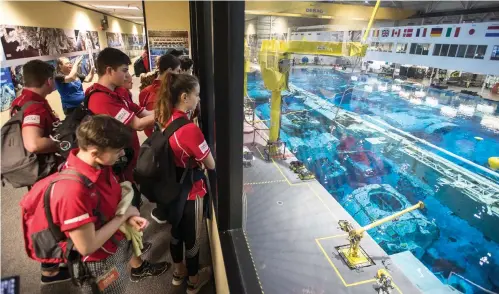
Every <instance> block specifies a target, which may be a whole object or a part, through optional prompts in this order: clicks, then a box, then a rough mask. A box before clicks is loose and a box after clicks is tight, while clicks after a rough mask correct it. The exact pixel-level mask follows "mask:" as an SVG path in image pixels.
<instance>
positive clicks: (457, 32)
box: [454, 28, 461, 38]
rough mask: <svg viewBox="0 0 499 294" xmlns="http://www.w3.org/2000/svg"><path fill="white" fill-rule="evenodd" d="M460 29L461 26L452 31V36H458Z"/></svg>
mask: <svg viewBox="0 0 499 294" xmlns="http://www.w3.org/2000/svg"><path fill="white" fill-rule="evenodd" d="M460 31H461V28H456V30H455V31H454V38H457V37H459V32H460Z"/></svg>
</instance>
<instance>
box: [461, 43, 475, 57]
mask: <svg viewBox="0 0 499 294" xmlns="http://www.w3.org/2000/svg"><path fill="white" fill-rule="evenodd" d="M476 47H477V46H476V45H468V49H466V55H465V56H464V57H466V58H474V57H475V51H476Z"/></svg>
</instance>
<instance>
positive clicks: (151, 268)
mask: <svg viewBox="0 0 499 294" xmlns="http://www.w3.org/2000/svg"><path fill="white" fill-rule="evenodd" d="M76 136H77V140H78V146H79V148H76V149H73V150H71V152H70V154H69V157H68V159H67V161H66V163H65V164H64V166H63V170H65V169H71V170H73V171H75V172H78V173H79V174H81V175H82V176H84V177H85V178H86V179H88V181H89V182H91V185H88V186H87V185H84V184H83V183H81V182H78V181H74V180H70V179H60V180H58V181H57V182H55V183H54V184H53V186H52V189H51V198H50V199H51V202H50V209H51V212H52V217H53V222H54V224H55V225H57V226H58V227H59V228H60V229H61V231H62V232H63V233H65V234H66V235H67V236H68V237H69V238H70V239H71V241H72V242H73V244H74V249H75V250H76V251H78V252H79V253H80V254H81V257H82V259H81V260H82V261H83V262H84V264H85V266H86V267H87V268H88V271H89V272H88V273H89V274H90V275H91V276H93V278H95V279H96V280H97V281H99V280H101V279H103V278H105V279H106V283H105V285H104V286H105V288H106V289H101V290H102V293H109V294H111V293H113V294H117V293H125V292H126V286H127V283H128V280H129V279H128V277H127V276H128V274H127V263H128V261H130V259H132V260H133V259H134V258H135V259H136V260H138V261H140V263H141V264H139V266H138V267H137V266H135V267H134V263H133V262H131V263H132V269H131V277H130V280H131V281H133V282H137V281H139V280H140V279H142V278H143V277H145V276H157V275H160V274H162V273H164V272H165V271H166V270H167V269H168V267H169V264H168V263H167V262H162V263H158V264H150V263H149V262H147V261H143V262H142V261H141V260H140V258H139V257H135V255H133V257H132V253H133V252H132V251H133V250H132V242H131V241H127V240H126V238H125V236H124V234H123V233H122V232H121V231H120V230H119V228H120V226H122V225H123V224H125V223H127V224H128V225H130V226H132V227H133V228H134V229H136V230H137V231H142V230H143V229H144V228H145V227H147V225H148V222H147V220H146V219H144V218H141V217H140V213H139V211H138V209H137V208H136V207H134V206H131V205H130V206H129V207H128V208H126V206H124V207H123V208H122V209H120V207H121V206H122V205H123V203H122V188H121V186H120V184H119V181H118V179H117V178H116V176H115V175H114V173H113V171H112V169H111V166H112V165H113V164H114V163H115V162H116V161H117V160H118V159H119V158H120V156H122V154H123V149H124V147H125V146H126V145H127V144H128V143H129V142H130V140H131V137H132V132H131V130H130V129H129V128H128V127H126V126H125V125H123V124H122V123H120V122H118V121H117V120H115V119H114V118H112V117H109V116H107V115H94V116H91V117H89V119H88V120H86V121H84V122H82V123H81V124H80V126H79V127H78V129H77V132H76ZM68 191H71V193H68ZM73 267H74V271H75V276H76V278H82V277H81V276H80V273H79V271H80V270H81V267H80V266H79V265H78V264H77V263H74V264H73ZM110 271H115V272H116V274H113V275H112V276H108V275H109V272H110ZM88 273H87V274H88ZM100 286H101V285H100ZM81 292H82V293H93V292H92V285H91V281H90V280H87V281H83V285H82V288H81Z"/></svg>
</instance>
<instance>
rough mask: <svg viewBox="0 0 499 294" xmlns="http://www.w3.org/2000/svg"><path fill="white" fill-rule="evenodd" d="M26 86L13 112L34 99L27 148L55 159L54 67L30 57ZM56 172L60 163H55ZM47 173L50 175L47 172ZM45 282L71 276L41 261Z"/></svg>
mask: <svg viewBox="0 0 499 294" xmlns="http://www.w3.org/2000/svg"><path fill="white" fill-rule="evenodd" d="M23 74H24V89H23V90H22V92H21V95H19V97H17V98H16V99H15V100H14V101H12V113H11V114H15V113H16V112H17V111H18V110H20V109H21V108H22V107H23V106H24V105H25V104H26V103H28V102H36V103H32V104H31V105H30V106H28V107H27V108H26V109H25V110H24V117H23V124H22V137H23V143H24V148H25V149H26V150H27V151H29V152H32V153H35V154H36V155H37V158H38V160H39V161H40V162H43V161H45V162H47V161H48V160H53V159H54V158H53V157H49V156H48V155H49V154H52V153H55V152H56V151H57V145H56V143H55V142H54V141H52V139H50V135H51V134H52V131H53V124H54V123H56V122H58V121H59V118H58V117H57V116H56V115H55V113H54V111H53V110H52V108H51V107H50V104H49V103H48V101H47V99H46V97H47V95H48V94H50V93H52V92H53V91H54V90H55V80H54V77H55V69H54V67H53V66H52V65H50V64H48V63H46V62H43V61H41V60H37V59H35V60H31V61H29V62H27V63H26V64H25V65H24V66H23ZM53 165H54V169H53V170H52V171H51V172H55V171H56V168H57V163H54V164H53ZM45 176H47V175H45ZM41 270H42V276H41V283H42V284H54V283H59V282H63V281H67V280H69V279H70V278H71V277H70V275H69V272H68V271H67V269H66V268H65V267H61V268H59V264H51V263H42V264H41Z"/></svg>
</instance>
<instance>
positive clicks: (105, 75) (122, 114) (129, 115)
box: [86, 48, 167, 280]
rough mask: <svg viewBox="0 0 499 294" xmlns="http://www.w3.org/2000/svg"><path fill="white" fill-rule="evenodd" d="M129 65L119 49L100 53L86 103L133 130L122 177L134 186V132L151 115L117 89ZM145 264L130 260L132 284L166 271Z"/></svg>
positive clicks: (148, 123) (136, 150)
mask: <svg viewBox="0 0 499 294" xmlns="http://www.w3.org/2000/svg"><path fill="white" fill-rule="evenodd" d="M130 64H131V61H130V58H129V57H128V56H127V55H126V54H125V53H123V52H122V51H120V50H118V49H115V48H105V49H104V50H102V51H100V52H99V55H98V57H97V62H96V66H97V75H98V76H99V79H98V81H97V83H95V84H94V85H92V86H91V87H90V88H88V89H87V92H86V93H87V95H89V94H90V93H92V94H91V95H90V97H89V101H88V108H89V110H90V111H92V113H94V114H106V115H109V116H111V117H114V118H115V119H116V120H118V121H120V122H121V123H122V124H124V125H126V126H128V127H130V128H131V129H132V136H131V140H130V143H129V144H128V146H127V147H128V148H132V149H133V157H132V158H131V161H130V164H128V166H127V169H126V170H125V171H124V174H123V177H124V180H126V181H130V182H132V183H134V181H133V169H134V168H135V165H136V163H137V158H138V155H139V150H140V143H139V138H138V135H137V131H142V130H144V129H145V128H148V127H151V126H152V125H154V112H152V111H148V110H145V109H144V108H141V107H139V106H138V105H137V104H135V103H133V102H131V101H130V100H129V99H126V97H123V95H122V94H121V93H122V92H121V91H120V90H119V88H120V87H122V86H123V85H124V83H125V79H127V78H130V73H129V72H128V66H129V65H130ZM134 191H135V197H134V201H133V202H132V205H134V206H137V207H138V206H139V205H140V197H141V195H140V193H139V192H138V189H136V187H135V184H134ZM144 264H145V265H146V267H145V268H142V267H141V265H143V263H142V260H141V259H140V258H138V257H135V256H134V257H133V258H132V259H131V260H130V265H131V267H132V280H133V279H136V280H139V279H141V278H144V277H147V276H150V275H158V274H162V273H163V272H164V270H166V268H167V265H166V264H150V263H145V262H144ZM136 269H139V270H136Z"/></svg>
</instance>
